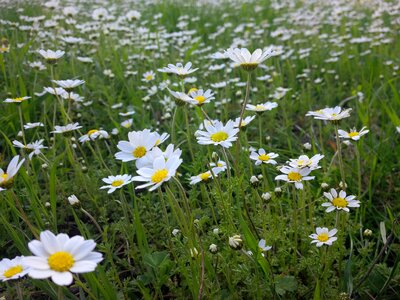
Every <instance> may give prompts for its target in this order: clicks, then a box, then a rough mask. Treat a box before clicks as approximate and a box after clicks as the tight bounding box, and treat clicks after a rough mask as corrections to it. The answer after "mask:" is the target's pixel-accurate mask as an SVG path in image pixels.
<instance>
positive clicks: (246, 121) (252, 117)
mask: <svg viewBox="0 0 400 300" xmlns="http://www.w3.org/2000/svg"><path fill="white" fill-rule="evenodd" d="M255 117H256V116H247V117H246V118H243V119H242V123H241V124H240V129H242V128H243V127H246V126H247V125H248V124H250V122H251V121H253V120H254V119H255ZM239 122H240V117H237V118H236V119H235V127H239Z"/></svg>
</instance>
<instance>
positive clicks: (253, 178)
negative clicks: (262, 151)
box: [250, 175, 260, 186]
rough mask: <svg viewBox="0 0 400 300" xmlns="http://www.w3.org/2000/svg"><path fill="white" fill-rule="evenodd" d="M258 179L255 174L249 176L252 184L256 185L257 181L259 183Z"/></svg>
mask: <svg viewBox="0 0 400 300" xmlns="http://www.w3.org/2000/svg"><path fill="white" fill-rule="evenodd" d="M259 182H260V181H259V180H258V178H257V177H256V176H254V175H253V176H251V178H250V183H251V184H252V185H253V186H257V185H258V183H259Z"/></svg>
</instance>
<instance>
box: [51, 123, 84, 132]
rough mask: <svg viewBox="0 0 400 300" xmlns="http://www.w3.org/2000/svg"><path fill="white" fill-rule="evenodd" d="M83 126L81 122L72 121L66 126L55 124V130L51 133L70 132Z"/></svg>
mask: <svg viewBox="0 0 400 300" xmlns="http://www.w3.org/2000/svg"><path fill="white" fill-rule="evenodd" d="M80 128H82V126H80V125H79V123H71V124H67V125H65V126H58V125H55V126H54V130H53V131H51V133H69V132H71V131H75V130H78V129H80Z"/></svg>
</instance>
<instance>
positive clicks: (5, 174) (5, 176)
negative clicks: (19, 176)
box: [0, 173, 8, 181]
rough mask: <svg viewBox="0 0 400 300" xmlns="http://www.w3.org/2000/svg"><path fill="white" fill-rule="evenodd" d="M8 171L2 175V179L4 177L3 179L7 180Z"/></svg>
mask: <svg viewBox="0 0 400 300" xmlns="http://www.w3.org/2000/svg"><path fill="white" fill-rule="evenodd" d="M7 177H8V175H7V173H4V174H3V175H1V176H0V178H1V179H3V181H7Z"/></svg>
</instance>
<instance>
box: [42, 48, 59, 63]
mask: <svg viewBox="0 0 400 300" xmlns="http://www.w3.org/2000/svg"><path fill="white" fill-rule="evenodd" d="M38 52H39V54H40V55H41V56H42V57H43V58H44V59H45V60H47V61H48V62H55V61H57V59H59V58H61V57H63V56H64V54H65V52H64V51H61V50H56V51H52V50H43V49H40V50H39V51H38Z"/></svg>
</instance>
